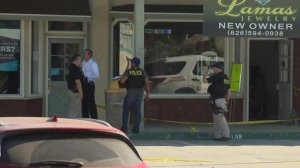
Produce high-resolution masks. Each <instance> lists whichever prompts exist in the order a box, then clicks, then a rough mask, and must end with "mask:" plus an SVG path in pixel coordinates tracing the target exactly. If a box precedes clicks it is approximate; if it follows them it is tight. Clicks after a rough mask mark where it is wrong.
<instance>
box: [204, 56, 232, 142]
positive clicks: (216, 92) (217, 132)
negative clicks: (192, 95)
mask: <svg viewBox="0 0 300 168" xmlns="http://www.w3.org/2000/svg"><path fill="white" fill-rule="evenodd" d="M212 69H213V75H212V76H211V77H209V78H207V73H208V72H205V74H204V76H203V82H204V83H210V86H209V88H208V93H209V94H210V98H211V103H212V108H213V113H214V114H213V118H214V136H215V140H218V141H228V140H230V131H229V127H228V123H227V120H226V117H225V113H226V112H228V109H227V102H228V100H229V98H230V95H231V93H230V85H229V84H227V81H228V80H229V78H228V76H227V75H226V74H224V72H223V64H222V63H220V62H217V63H215V64H214V65H213V66H212Z"/></svg>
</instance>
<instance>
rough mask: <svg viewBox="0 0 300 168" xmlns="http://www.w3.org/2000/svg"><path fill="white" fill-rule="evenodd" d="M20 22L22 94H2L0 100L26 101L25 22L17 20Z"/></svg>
mask: <svg viewBox="0 0 300 168" xmlns="http://www.w3.org/2000/svg"><path fill="white" fill-rule="evenodd" d="M17 21H20V32H21V34H20V94H0V100H16V99H24V97H25V92H24V85H25V78H24V75H25V67H24V63H25V58H24V57H25V55H26V54H25V34H26V33H25V20H17Z"/></svg>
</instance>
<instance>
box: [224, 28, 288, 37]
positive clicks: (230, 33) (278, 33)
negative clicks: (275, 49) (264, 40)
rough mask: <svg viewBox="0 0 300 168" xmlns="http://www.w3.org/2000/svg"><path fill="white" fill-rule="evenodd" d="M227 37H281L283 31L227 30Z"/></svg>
mask: <svg viewBox="0 0 300 168" xmlns="http://www.w3.org/2000/svg"><path fill="white" fill-rule="evenodd" d="M227 35H228V36H264V37H283V36H284V32H283V31H261V30H258V31H256V30H228V31H227Z"/></svg>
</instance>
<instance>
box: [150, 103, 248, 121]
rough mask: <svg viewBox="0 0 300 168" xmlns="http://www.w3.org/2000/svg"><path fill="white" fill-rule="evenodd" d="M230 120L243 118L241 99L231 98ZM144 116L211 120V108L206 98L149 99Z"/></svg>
mask: <svg viewBox="0 0 300 168" xmlns="http://www.w3.org/2000/svg"><path fill="white" fill-rule="evenodd" d="M228 108H229V109H230V115H228V120H229V121H231V122H235V121H242V120H243V100H242V99H233V100H231V102H230V104H229V107H228ZM145 118H146V119H158V120H163V121H179V122H200V123H210V122H212V110H211V105H210V101H209V100H208V99H185V100H172V99H169V100H162V99H157V100H150V101H149V102H145Z"/></svg>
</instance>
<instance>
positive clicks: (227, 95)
mask: <svg viewBox="0 0 300 168" xmlns="http://www.w3.org/2000/svg"><path fill="white" fill-rule="evenodd" d="M225 98H226V101H227V102H228V101H229V99H230V98H231V90H230V89H228V90H227V94H226V97H225Z"/></svg>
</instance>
